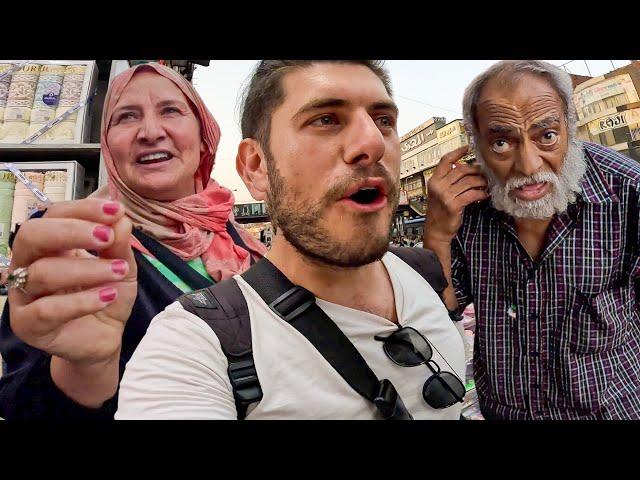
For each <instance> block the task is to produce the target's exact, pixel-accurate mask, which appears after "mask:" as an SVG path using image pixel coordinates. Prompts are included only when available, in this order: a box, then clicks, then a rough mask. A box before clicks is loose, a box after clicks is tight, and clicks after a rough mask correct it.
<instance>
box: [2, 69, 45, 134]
mask: <svg viewBox="0 0 640 480" xmlns="http://www.w3.org/2000/svg"><path fill="white" fill-rule="evenodd" d="M40 67H41V66H40V65H39V64H36V63H28V64H26V65H24V66H23V67H21V68H20V69H19V70H17V71H15V72H14V73H13V75H12V77H11V84H10V86H9V94H8V96H7V105H6V107H5V111H4V124H3V125H2V129H1V130H0V143H20V142H21V141H22V140H24V139H25V138H27V133H28V132H29V121H30V119H31V108H32V107H33V100H34V98H35V94H36V86H37V84H38V77H39V75H40Z"/></svg>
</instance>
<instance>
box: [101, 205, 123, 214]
mask: <svg viewBox="0 0 640 480" xmlns="http://www.w3.org/2000/svg"><path fill="white" fill-rule="evenodd" d="M118 210H120V205H118V204H117V203H116V202H107V203H105V204H103V205H102V211H103V212H104V213H106V214H107V215H115V214H116V213H118Z"/></svg>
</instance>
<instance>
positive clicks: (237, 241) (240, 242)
mask: <svg viewBox="0 0 640 480" xmlns="http://www.w3.org/2000/svg"><path fill="white" fill-rule="evenodd" d="M227 233H228V234H229V235H230V236H231V238H232V239H233V243H235V244H236V245H238V246H239V247H242V248H244V249H245V250H246V251H247V252H249V262H250V265H253V264H254V263H256V262H255V260H254V259H253V255H251V250H249V247H247V244H246V243H244V240H242V237H241V236H240V234H239V233H238V230H236V227H234V226H233V224H232V223H231V221H229V220H227Z"/></svg>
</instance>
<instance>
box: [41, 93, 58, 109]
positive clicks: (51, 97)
mask: <svg viewBox="0 0 640 480" xmlns="http://www.w3.org/2000/svg"><path fill="white" fill-rule="evenodd" d="M58 98H59V95H58V94H56V93H54V92H49V93H45V94H44V95H43V96H42V101H43V102H44V104H45V105H49V106H50V107H52V106H54V105H57V104H58Z"/></svg>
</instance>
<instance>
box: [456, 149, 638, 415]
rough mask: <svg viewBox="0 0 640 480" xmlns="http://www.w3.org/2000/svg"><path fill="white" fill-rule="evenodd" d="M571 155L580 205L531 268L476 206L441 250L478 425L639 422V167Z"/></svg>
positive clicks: (496, 219)
mask: <svg viewBox="0 0 640 480" xmlns="http://www.w3.org/2000/svg"><path fill="white" fill-rule="evenodd" d="M583 146H584V153H585V159H586V162H587V172H586V174H585V177H584V179H583V182H582V194H581V195H579V198H578V200H577V201H576V203H575V204H573V205H571V206H570V208H569V209H568V211H567V212H566V213H564V214H562V215H556V216H555V217H554V219H553V221H552V223H551V224H550V226H549V228H548V230H547V234H546V238H545V243H544V247H543V250H542V251H541V253H540V255H539V258H538V260H537V261H533V260H532V259H531V257H530V256H529V254H528V253H527V252H526V250H525V249H524V247H523V246H522V245H521V243H520V242H519V241H518V236H517V233H516V230H515V225H514V222H513V219H512V218H510V217H509V216H507V215H506V214H504V213H503V212H498V211H497V210H495V209H494V208H493V207H492V206H491V205H490V203H489V202H488V201H485V202H482V203H480V204H477V205H473V206H470V207H467V209H466V210H465V215H464V221H463V224H462V227H461V229H460V231H459V232H458V235H457V237H456V240H455V241H454V242H453V244H452V276H453V285H454V288H455V290H456V295H457V297H458V301H459V302H460V304H461V306H464V305H467V304H468V303H470V302H473V303H474V306H475V309H476V322H477V326H476V337H475V353H474V371H475V380H476V386H477V392H478V398H479V401H480V405H481V407H482V411H483V413H484V414H485V416H487V417H488V418H504V419H620V418H624V419H628V418H635V419H638V418H640V254H639V249H640V247H639V244H640V234H639V233H638V220H639V217H640V200H639V198H640V163H638V162H636V161H634V160H631V159H629V158H626V157H624V156H623V155H621V154H619V153H617V152H615V151H612V150H610V149H607V148H605V147H602V146H600V145H595V144H591V143H586V142H585V143H584V144H583Z"/></svg>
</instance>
